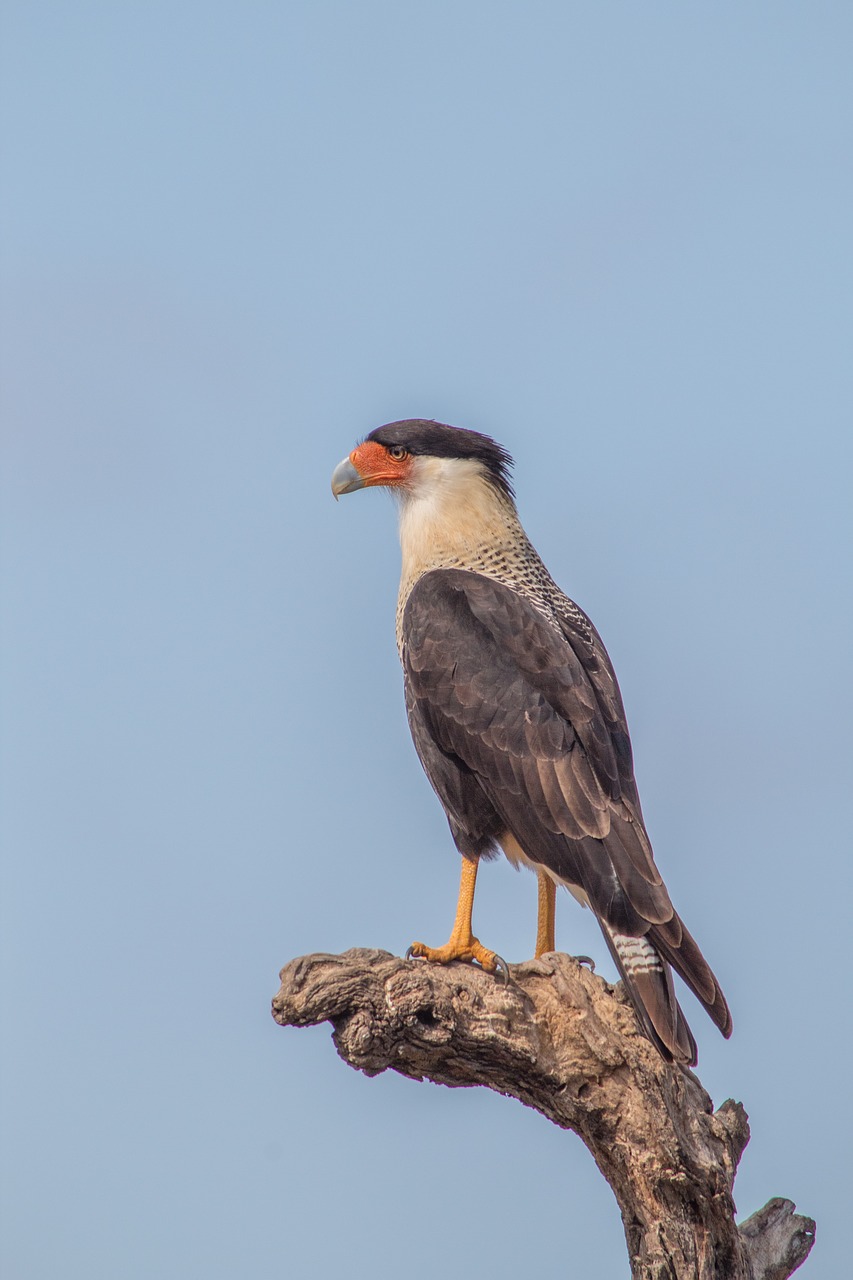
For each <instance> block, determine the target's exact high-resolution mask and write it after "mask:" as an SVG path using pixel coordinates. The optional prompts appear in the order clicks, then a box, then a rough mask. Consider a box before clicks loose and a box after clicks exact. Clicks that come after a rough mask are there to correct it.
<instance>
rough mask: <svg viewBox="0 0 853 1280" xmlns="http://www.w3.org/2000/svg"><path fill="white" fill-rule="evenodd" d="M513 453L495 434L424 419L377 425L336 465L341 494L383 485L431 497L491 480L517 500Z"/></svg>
mask: <svg viewBox="0 0 853 1280" xmlns="http://www.w3.org/2000/svg"><path fill="white" fill-rule="evenodd" d="M511 466H512V458H511V457H510V456H509V454H508V453H507V451H506V450H505V449H503V448H502V447H501V446H500V445H499V444H496V443H495V441H494V440H492V439H490V438H489V436H484V435H480V433H479V432H478V431H465V430H464V429H463V428H461V427H448V426H445V425H444V424H443V423H440V422H427V421H425V420H423V419H420V418H412V419H408V420H406V421H404V422H389V423H387V424H386V425H385V426H384V427H377V428H376V430H375V431H371V433H370V435H369V436H368V437H367V438H366V439H365V440H363V441H362V443H361V444H359V445H356V447H355V448H354V449H353V451H352V453H351V454H350V455H349V457H347V458H344V460H343V462H341V463H339V464H338V466H337V467H336V468H335V471H334V474H333V476H332V493H333V494H334V495H335V497H336V498H338V497H340V495H341V494H343V493H352V492H353V490H355V489H366V488H369V487H370V486H375V485H378V486H381V487H382V488H385V489H389V490H390V491H391V492H392V493H394V494H396V495H397V496H399V497H401V498H403V499H407V498H417V497H429V496H431V495H432V494H433V493H434V492H435V491H436V490H437V489H438V488H446V487H448V486H449V485H452V486H453V487H454V488H456V487H458V486H460V485H464V484H465V483H466V482H470V481H472V480H476V481H486V483H487V484H488V485H490V486H491V487H492V488H493V489H494V490H496V491H497V492H498V493H500V494H502V495H503V496H504V497H505V498H508V499H509V500H510V501H512V496H513V494H512V485H511V484H510V479H509V472H510V468H511Z"/></svg>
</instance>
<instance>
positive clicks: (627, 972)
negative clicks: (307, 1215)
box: [332, 420, 731, 1066]
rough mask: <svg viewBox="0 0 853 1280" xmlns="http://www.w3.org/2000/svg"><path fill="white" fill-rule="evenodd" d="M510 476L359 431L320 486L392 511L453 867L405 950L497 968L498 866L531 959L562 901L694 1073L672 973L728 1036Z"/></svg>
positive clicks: (459, 441) (586, 626)
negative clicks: (590, 920) (428, 932)
mask: <svg viewBox="0 0 853 1280" xmlns="http://www.w3.org/2000/svg"><path fill="white" fill-rule="evenodd" d="M511 465H512V462H511V459H510V457H509V455H508V454H507V452H506V451H505V450H504V449H502V448H501V446H500V445H498V444H496V443H495V441H494V440H491V439H489V437H488V436H484V435H480V434H479V433H478V432H476V431H464V430H461V429H459V428H456V427H448V426H443V425H442V424H440V423H437V422H426V421H421V420H412V421H406V422H392V423H389V424H388V425H387V426H384V427H379V428H377V430H376V431H373V432H371V434H370V435H369V436H368V437H367V439H366V440H365V441H364V442H363V443H362V444H360V445H358V446H357V447H356V448H355V449H353V451H352V453H351V454H350V455H349V457H348V458H345V459H344V461H343V462H341V463H340V465H339V466H338V467H337V468H336V470H335V473H334V475H333V477H332V491H333V493H334V494H335V497H337V496H338V495H340V494H343V493H350V492H352V491H353V490H354V489H363V488H367V487H369V486H371V485H381V486H382V487H384V488H387V489H389V490H390V492H391V493H393V494H394V495H395V496H396V497H397V499H398V500H399V509H400V542H401V545H402V552H403V565H402V576H401V581H400V595H399V601H398V606H397V645H398V648H399V652H400V661H401V663H402V666H403V680H404V686H405V695H406V710H407V712H408V717H409V725H410V728H411V731H412V738H413V739H414V743H415V749H416V750H417V753H418V756H419V757H420V760H421V763H422V765H423V767H424V769H425V771H426V775H427V777H428V778H429V780H430V782H431V784H432V787H433V789H434V791H435V793H436V795H437V796H438V798H439V800H440V801H441V803H442V805H443V806H444V810H445V813H446V814H447V820H448V822H449V824H450V831H451V834H452V836H453V839H454V841H455V843H456V847H457V849H458V850H459V852H460V854H461V855H462V883H461V887H460V894H459V903H458V907H457V912H456V920H455V923H454V926H453V930H452V932H451V936H450V939H449V941H448V942H447V943H446V945H445V946H443V947H428V946H425V945H424V944H423V943H420V942H416V943H414V944H413V945H412V947H411V948H410V951H411V954H413V955H415V956H420V957H423V958H424V959H426V960H432V961H438V962H439V963H447V962H448V961H450V960H454V959H459V960H469V961H470V960H476V961H477V962H478V963H479V964H480V965H482V966H483V968H485V969H487V970H490V971H494V970H495V969H496V968H497V967H498V963H499V960H498V957H497V956H496V955H495V954H494V952H491V951H488V950H487V949H486V948H485V947H484V946H482V944H481V943H480V942H479V940H478V939H477V938H475V937H474V934H473V932H472V928H471V915H472V906H473V898H474V885H475V880H476V876H477V865H478V862H479V859H480V858H482V857H486V858H488V857H490V856H492V855H494V854H496V853H497V851H498V850H499V849H502V850H503V852H504V853H505V854H506V856H507V857H508V858H509V859H510V861H511V862H513V863H515V864H521V863H523V864H524V865H526V866H529V867H531V868H532V869H533V870H534V871H536V873H537V875H538V878H539V922H538V930H537V939H536V955H537V956H538V955H542V954H544V953H545V952H547V951H553V950H554V897H555V886H556V885H565V887H566V888H567V889H568V890H569V891H570V892H571V893H572V894H573V895H574V896H575V897H576V898H577V899H579V900H580V902H581V903H583V904H584V905H585V906H589V907H591V908H592V910H593V912H594V913H595V916H596V918H597V920H598V922H599V924H600V925H601V929H602V932H603V934H604V937H605V940H606V942H607V946H608V947H609V949H610V952H611V954H612V956H613V959H614V960H615V962H616V966H617V968H618V969H619V972H620V974H621V975H622V978H623V981H624V983H625V987H626V989H627V991H628V994H629V995H630V997H631V1000H632V1002H633V1005H634V1008H635V1009H636V1012H637V1016H638V1018H639V1021H640V1024H641V1025H642V1027H643V1029H644V1030H645V1032H646V1034H647V1035H648V1037H649V1039H650V1040H651V1041H652V1043H653V1044H655V1045H656V1046H657V1048H658V1049H659V1050H660V1052H661V1053H662V1054H663V1056H664V1057H665V1058H666V1059H667V1060H670V1061H674V1062H678V1063H684V1064H689V1065H691V1066H692V1065H693V1064H694V1063H695V1061H696V1042H695V1040H694V1038H693V1035H692V1033H691V1031H690V1028H689V1027H688V1025H687V1021H686V1019H685V1017H684V1014H683V1013H682V1011H681V1008H680V1007H679V1004H678V1001H677V1000H676V997H675V992H674V990H673V980H672V972H671V968H670V966H671V967H672V969H675V971H676V972H677V973H678V974H680V975H681V977H682V978H683V979H684V981H685V982H686V983H687V985H688V986H689V987H690V989H691V990H692V991H693V993H694V994H695V995H696V997H697V998H698V999H699V1001H700V1002H701V1003H702V1004H703V1005H704V1006H705V1008H706V1009H707V1011H708V1013H709V1014H710V1016H711V1018H713V1020H714V1022H716V1024H717V1026H718V1027H719V1028H720V1030H721V1031H722V1033H723V1035H724V1036H728V1035H729V1034H730V1033H731V1016H730V1014H729V1010H728V1006H727V1005H726V1001H725V998H724V996H723V993H722V991H721V990H720V986H719V983H718V982H717V979H716V978H715V977H714V975H713V973H712V972H711V970H710V968H709V967H708V964H707V963H706V961H705V959H704V957H703V955H702V953H701V951H700V950H699V947H698V946H697V944H696V942H695V941H694V940H693V938H692V937H691V935H690V934H689V933H688V931H687V929H686V927H685V926H684V924H683V923H682V921H681V919H680V918H679V916H678V914H677V912H676V911H675V908H674V907H673V905H672V902H671V901H670V898H669V894H668V893H667V890H666V886H665V885H664V883H663V880H662V879H661V876H660V872H659V871H658V869H657V867H656V866H655V862H654V858H653V856H652V848H651V844H650V842H649V837H648V835H647V833H646V829H645V826H644V825H643V815H642V811H641V809H640V798H639V795H638V793H637V786H636V783H635V781H634V771H633V762H632V754H631V743H630V739H629V737H628V726H627V724H626V720H625V711H624V708H623V706H622V698H621V695H620V693H619V686H618V684H617V683H616V676H615V674H614V672H613V667H612V666H611V664H610V659H609V658H608V656H607V651H606V650H605V648H604V645H603V644H602V642H601V639H600V637H599V635H598V632H597V631H596V630H595V627H594V626H593V625H592V623H591V622H590V620H589V618H588V617H587V616H586V614H585V613H584V612H583V611H582V610H581V609H579V608H578V606H577V605H576V604H575V603H574V602H573V601H572V600H569V599H568V597H567V596H565V595H563V593H562V591H561V590H560V588H559V587H558V586H557V585H556V583H555V582H554V580H553V578H552V577H551V575H550V574H549V573H548V570H547V569H546V568H545V565H544V564H543V563H542V561H541V559H540V558H539V556H538V554H537V553H536V551H535V549H534V548H533V546H532V545H531V543H530V541H529V540H528V538H527V535H526V534H525V532H524V529H523V528H522V527H521V523H520V521H519V518H518V513H517V511H516V508H515V502H514V497H513V490H512V486H511V484H510V479H509V470H510V467H511Z"/></svg>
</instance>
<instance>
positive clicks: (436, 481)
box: [399, 458, 524, 586]
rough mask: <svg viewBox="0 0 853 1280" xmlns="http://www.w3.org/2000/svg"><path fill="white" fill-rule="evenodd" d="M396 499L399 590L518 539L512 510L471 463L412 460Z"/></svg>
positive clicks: (465, 460)
mask: <svg viewBox="0 0 853 1280" xmlns="http://www.w3.org/2000/svg"><path fill="white" fill-rule="evenodd" d="M399 497H400V546H401V549H402V552H403V566H402V569H403V573H402V583H401V586H402V585H403V584H404V583H407V582H408V583H412V582H414V581H415V580H416V579H417V578H419V577H420V575H421V574H422V573H426V572H427V570H429V569H435V568H438V567H440V566H444V565H457V566H460V567H461V566H463V565H464V564H465V563H466V562H467V561H473V560H476V559H478V558H479V557H478V552H480V551H481V549H482V548H483V547H484V546H489V547H493V548H494V547H499V546H507V545H508V544H510V543H517V542H518V539H519V536H521V537H523V536H524V535H523V533H522V532H521V526H520V525H519V522H518V516H517V515H516V512H515V508H514V506H513V505H512V503H511V502H510V501H509V500H508V499H507V498H505V497H503V495H502V494H500V493H499V492H498V491H497V490H496V489H495V487H494V485H493V484H491V483H490V482H489V480H487V479H486V477H485V475H484V474H483V467H482V464H481V463H480V462H478V461H476V460H475V459H473V458H417V459H416V460H415V467H414V473H413V476H412V481H411V483H410V484H409V485H408V486H407V488H406V489H405V490H401V491H400V494H399Z"/></svg>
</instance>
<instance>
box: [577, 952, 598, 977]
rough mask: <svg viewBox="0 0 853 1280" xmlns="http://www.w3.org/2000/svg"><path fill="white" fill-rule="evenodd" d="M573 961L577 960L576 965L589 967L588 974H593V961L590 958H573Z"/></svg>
mask: <svg viewBox="0 0 853 1280" xmlns="http://www.w3.org/2000/svg"><path fill="white" fill-rule="evenodd" d="M575 959H576V960H577V962H578V964H586V965H589V971H590V973H595V961H594V960H593V958H592V956H575Z"/></svg>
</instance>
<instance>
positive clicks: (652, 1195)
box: [273, 950, 815, 1280]
mask: <svg viewBox="0 0 853 1280" xmlns="http://www.w3.org/2000/svg"><path fill="white" fill-rule="evenodd" d="M273 1017H274V1018H275V1020H276V1021H277V1022H278V1023H280V1024H281V1025H282V1026H296V1027H302V1026H311V1025H314V1024H316V1023H320V1022H330V1023H331V1024H332V1026H333V1027H334V1036H333V1039H334V1042H335V1045H336V1046H337V1049H338V1052H339V1054H340V1055H341V1057H342V1058H343V1059H344V1061H345V1062H348V1063H349V1064H350V1065H351V1066H353V1067H355V1068H357V1069H358V1070H359V1071H364V1072H365V1073H366V1074H367V1075H376V1074H378V1073H379V1072H380V1071H385V1070H387V1069H388V1068H389V1067H391V1068H393V1070H395V1071H398V1072H400V1073H401V1074H402V1075H405V1076H409V1077H411V1078H412V1079H415V1080H423V1079H425V1078H426V1079H429V1080H433V1081H435V1082H436V1083H438V1084H446V1085H450V1086H453V1087H460V1086H471V1085H485V1086H486V1087H488V1088H490V1089H494V1090H496V1091H497V1092H498V1093H504V1094H509V1095H511V1096H512V1097H514V1098H518V1099H519V1100H520V1101H521V1102H523V1103H525V1105H527V1106H530V1107H534V1108H535V1109H536V1110H537V1111H540V1112H541V1113H542V1114H543V1115H544V1116H547V1117H548V1119H549V1120H552V1121H553V1122H554V1124H557V1125H559V1126H560V1127H561V1128H564V1129H572V1130H573V1131H574V1132H575V1133H577V1134H578V1135H579V1136H580V1137H581V1138H582V1139H583V1141H584V1143H585V1144H586V1146H587V1147H588V1148H589V1151H590V1152H591V1154H592V1156H593V1158H594V1160H595V1162H596V1164H597V1165H598V1167H599V1169H600V1170H601V1172H602V1173H603V1174H604V1177H605V1178H606V1179H607V1181H608V1182H609V1183H610V1186H611V1187H612V1189H613V1192H614V1194H615V1196H616V1199H617V1201H618V1203H619V1208H620V1210H621V1212H622V1221H623V1223H624V1227H625V1237H626V1240H627V1245H628V1254H629V1257H630V1260H631V1270H632V1276H633V1277H634V1280H688V1278H689V1280H694V1278H695V1280H786V1277H788V1276H789V1275H791V1274H792V1272H793V1271H795V1270H796V1268H797V1267H798V1266H799V1265H800V1264H801V1263H802V1262H803V1261H804V1259H805V1258H806V1257H807V1255H808V1253H809V1250H810V1249H811V1246H812V1244H813V1243H814V1230H815V1224H814V1222H812V1221H811V1219H809V1218H804V1217H800V1216H798V1215H796V1214H794V1213H793V1209H794V1206H793V1204H792V1203H791V1202H790V1201H789V1200H780V1199H776V1200H771V1201H770V1202H769V1203H768V1204H767V1205H765V1207H764V1208H763V1209H761V1210H759V1211H758V1213H755V1214H753V1216H752V1217H751V1218H748V1219H747V1221H746V1222H744V1223H743V1225H742V1226H741V1227H740V1228H738V1227H737V1225H736V1223H735V1205H734V1200H733V1196H732V1189H733V1184H734V1178H735V1173H736V1170H737V1165H738V1161H739V1160H740V1157H741V1155H742V1153H743V1150H744V1148H745V1146H746V1144H747V1142H748V1141H749V1126H748V1124H747V1117H746V1113H745V1111H744V1109H743V1107H742V1106H741V1105H740V1103H737V1102H732V1101H728V1102H724V1103H723V1105H722V1106H721V1107H720V1108H719V1109H718V1110H717V1111H716V1112H715V1111H714V1109H713V1106H712V1103H711V1099H710V1098H709V1097H708V1095H707V1093H706V1092H705V1090H704V1089H703V1088H702V1086H701V1084H700V1083H699V1080H698V1079H697V1078H696V1076H695V1075H694V1074H693V1072H691V1071H688V1070H684V1069H681V1068H676V1067H672V1066H668V1065H667V1064H666V1063H664V1062H663V1060H662V1059H661V1057H660V1056H659V1054H658V1053H657V1052H656V1051H655V1049H654V1048H653V1047H652V1046H651V1044H650V1043H649V1042H648V1040H646V1038H645V1037H644V1036H643V1035H642V1034H640V1032H639V1031H638V1028H637V1025H636V1021H635V1018H634V1014H633V1011H632V1009H631V1007H630V1005H629V1004H628V1002H627V999H626V998H625V997H624V996H623V994H622V991H621V986H617V987H615V988H614V987H611V986H609V985H608V984H607V983H606V982H604V981H603V980H602V979H601V978H599V977H596V976H595V974H593V973H591V972H590V971H589V970H588V969H587V968H585V967H584V966H583V965H582V964H580V963H578V961H576V960H574V959H573V958H572V957H571V956H566V955H559V954H550V955H547V956H544V957H542V958H541V959H539V960H531V961H528V962H527V963H525V964H520V965H513V966H511V967H510V977H509V980H508V981H506V982H504V981H501V980H500V979H499V978H497V979H496V978H495V977H492V976H490V975H488V974H486V973H483V972H482V971H481V970H479V969H477V968H474V967H473V966H470V965H463V964H453V965H448V966H447V967H442V966H439V965H431V964H424V963H422V962H418V961H406V960H401V959H399V958H398V957H397V956H392V955H390V954H389V953H388V952H386V951H368V950H353V951H347V952H345V953H344V954H343V955H339V956H335V955H322V954H319V955H311V956H303V957H302V958H301V959H298V960H293V961H291V963H290V964H288V965H287V966H286V968H284V969H283V970H282V973H281V990H280V991H279V993H278V995H277V996H276V997H275V999H274V1000H273Z"/></svg>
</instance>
